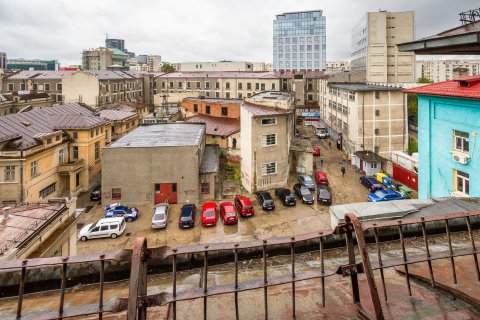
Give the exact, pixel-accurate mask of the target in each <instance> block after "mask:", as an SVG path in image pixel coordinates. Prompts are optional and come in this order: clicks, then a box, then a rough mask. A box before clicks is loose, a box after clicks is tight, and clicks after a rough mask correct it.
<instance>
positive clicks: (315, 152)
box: [313, 146, 320, 157]
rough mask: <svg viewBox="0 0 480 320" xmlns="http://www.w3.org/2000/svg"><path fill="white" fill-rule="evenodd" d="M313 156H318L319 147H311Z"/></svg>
mask: <svg viewBox="0 0 480 320" xmlns="http://www.w3.org/2000/svg"><path fill="white" fill-rule="evenodd" d="M313 155H314V156H318V157H319V156H320V147H319V146H314V147H313Z"/></svg>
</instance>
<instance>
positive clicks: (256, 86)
mask: <svg viewBox="0 0 480 320" xmlns="http://www.w3.org/2000/svg"><path fill="white" fill-rule="evenodd" d="M255 90H260V83H258V82H257V83H255Z"/></svg>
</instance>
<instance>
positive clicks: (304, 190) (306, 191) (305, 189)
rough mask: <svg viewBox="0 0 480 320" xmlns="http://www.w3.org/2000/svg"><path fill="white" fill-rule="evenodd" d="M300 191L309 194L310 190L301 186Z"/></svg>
mask: <svg viewBox="0 0 480 320" xmlns="http://www.w3.org/2000/svg"><path fill="white" fill-rule="evenodd" d="M300 193H301V194H302V195H304V196H305V195H307V194H310V190H308V189H307V188H301V189H300Z"/></svg>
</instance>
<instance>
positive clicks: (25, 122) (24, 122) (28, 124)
mask: <svg viewBox="0 0 480 320" xmlns="http://www.w3.org/2000/svg"><path fill="white" fill-rule="evenodd" d="M22 123H23V125H24V126H26V127H29V126H31V125H32V123H31V122H28V121H22Z"/></svg>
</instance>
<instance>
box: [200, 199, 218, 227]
mask: <svg viewBox="0 0 480 320" xmlns="http://www.w3.org/2000/svg"><path fill="white" fill-rule="evenodd" d="M217 217H218V215H217V204H216V203H215V202H205V203H204V204H203V206H202V226H204V227H210V226H215V225H217Z"/></svg>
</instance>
